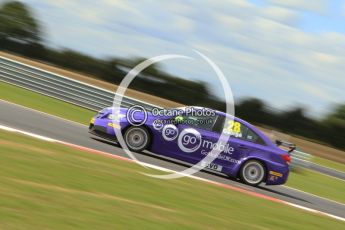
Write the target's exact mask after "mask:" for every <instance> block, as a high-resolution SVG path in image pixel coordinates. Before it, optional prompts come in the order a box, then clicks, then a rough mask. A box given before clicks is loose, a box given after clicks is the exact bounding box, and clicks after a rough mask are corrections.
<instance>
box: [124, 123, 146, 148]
mask: <svg viewBox="0 0 345 230" xmlns="http://www.w3.org/2000/svg"><path fill="white" fill-rule="evenodd" d="M124 140H125V142H126V144H127V147H128V149H129V150H131V151H136V152H141V151H144V150H145V149H146V148H147V147H148V145H149V144H150V141H151V139H150V134H149V132H148V131H147V129H146V128H144V127H141V126H131V127H129V128H128V129H127V130H126V131H125V134H124Z"/></svg>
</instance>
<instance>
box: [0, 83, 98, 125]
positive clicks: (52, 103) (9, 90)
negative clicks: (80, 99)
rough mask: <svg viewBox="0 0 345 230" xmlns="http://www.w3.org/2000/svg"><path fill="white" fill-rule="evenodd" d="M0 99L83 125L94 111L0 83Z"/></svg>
mask: <svg viewBox="0 0 345 230" xmlns="http://www.w3.org/2000/svg"><path fill="white" fill-rule="evenodd" d="M0 98H1V99H3V100H6V101H10V102H13V103H16V104H18V105H23V106H26V107H29V108H32V109H36V110H39V111H42V112H46V113H49V114H52V115H55V116H59V117H62V118H65V119H68V120H71V121H75V122H79V123H82V124H85V125H88V123H89V121H90V118H91V117H92V116H93V115H94V114H95V112H94V111H91V110H87V109H84V108H81V107H78V106H75V105H72V104H69V103H66V102H63V101H60V100H57V99H54V98H51V97H47V96H44V95H41V94H39V93H35V92H32V91H29V90H26V89H23V88H20V87H17V86H13V85H10V84H7V83H4V82H0Z"/></svg>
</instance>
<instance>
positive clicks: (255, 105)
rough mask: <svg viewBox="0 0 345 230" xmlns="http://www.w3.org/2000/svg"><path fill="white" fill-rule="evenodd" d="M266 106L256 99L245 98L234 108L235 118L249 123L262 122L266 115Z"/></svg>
mask: <svg viewBox="0 0 345 230" xmlns="http://www.w3.org/2000/svg"><path fill="white" fill-rule="evenodd" d="M265 109H266V105H265V103H264V102H263V101H261V100H260V99H257V98H247V99H245V100H243V101H241V102H240V103H239V104H238V105H237V106H236V116H239V117H241V118H243V119H245V120H249V121H251V122H260V123H262V122H264V121H265V120H266V119H267V116H268V114H267V113H266V111H265Z"/></svg>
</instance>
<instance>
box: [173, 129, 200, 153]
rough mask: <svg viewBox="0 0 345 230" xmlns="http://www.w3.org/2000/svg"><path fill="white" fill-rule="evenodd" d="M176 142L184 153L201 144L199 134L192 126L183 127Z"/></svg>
mask: <svg viewBox="0 0 345 230" xmlns="http://www.w3.org/2000/svg"><path fill="white" fill-rule="evenodd" d="M177 144H178V147H179V148H180V149H181V150H182V151H183V152H185V153H192V152H195V151H196V150H198V149H199V148H200V146H201V144H202V139H201V134H200V133H199V132H198V131H197V130H195V129H192V128H187V129H184V130H183V131H182V132H181V134H180V135H179V137H178V141H177Z"/></svg>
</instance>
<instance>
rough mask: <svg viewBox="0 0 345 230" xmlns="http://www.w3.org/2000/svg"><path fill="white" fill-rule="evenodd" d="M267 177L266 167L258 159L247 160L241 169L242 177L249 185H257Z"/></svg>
mask: <svg viewBox="0 0 345 230" xmlns="http://www.w3.org/2000/svg"><path fill="white" fill-rule="evenodd" d="M265 177H266V169H265V166H264V165H263V163H261V162H260V161H258V160H248V161H246V162H245V163H244V164H243V166H242V167H241V170H240V179H241V181H242V182H244V183H245V184H248V185H252V186H257V185H259V184H260V183H261V182H262V181H263V180H264V179H265Z"/></svg>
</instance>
